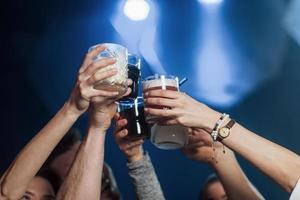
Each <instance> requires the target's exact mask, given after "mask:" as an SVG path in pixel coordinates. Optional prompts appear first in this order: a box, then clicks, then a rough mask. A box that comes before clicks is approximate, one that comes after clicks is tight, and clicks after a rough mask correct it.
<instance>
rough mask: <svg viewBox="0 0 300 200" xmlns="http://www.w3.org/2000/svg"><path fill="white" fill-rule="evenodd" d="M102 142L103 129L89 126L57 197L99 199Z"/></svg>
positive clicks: (64, 198) (103, 137)
mask: <svg viewBox="0 0 300 200" xmlns="http://www.w3.org/2000/svg"><path fill="white" fill-rule="evenodd" d="M104 142H105V133H104V131H103V130H97V129H93V128H89V131H88V134H87V137H86V138H85V140H84V141H83V143H82V144H81V146H80V150H79V152H78V154H77V156H76V159H75V161H74V163H73V165H72V167H71V170H70V172H69V174H68V175H67V178H66V179H65V181H64V183H63V185H62V187H61V188H60V190H59V192H58V195H57V199H63V200H69V199H70V200H76V199H78V200H79V199H90V200H99V199H100V191H101V176H102V168H103V158H104Z"/></svg>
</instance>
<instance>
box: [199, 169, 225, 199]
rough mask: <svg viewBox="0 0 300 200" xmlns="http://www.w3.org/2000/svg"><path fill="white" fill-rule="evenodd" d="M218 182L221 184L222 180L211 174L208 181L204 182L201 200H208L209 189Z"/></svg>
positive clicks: (200, 195)
mask: <svg viewBox="0 0 300 200" xmlns="http://www.w3.org/2000/svg"><path fill="white" fill-rule="evenodd" d="M216 182H220V179H219V178H218V177H217V176H216V174H211V175H209V176H208V177H207V179H206V181H205V182H204V185H203V187H202V190H201V192H200V194H199V198H198V199H199V200H206V199H207V188H208V187H209V186H210V185H211V184H213V183H216Z"/></svg>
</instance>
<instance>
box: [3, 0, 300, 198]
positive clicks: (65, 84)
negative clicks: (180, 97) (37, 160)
mask: <svg viewBox="0 0 300 200" xmlns="http://www.w3.org/2000/svg"><path fill="white" fill-rule="evenodd" d="M154 2H155V3H156V5H157V7H158V12H159V13H160V18H159V21H157V23H156V24H157V39H156V43H158V44H159V45H157V47H156V52H157V54H158V57H159V58H160V60H161V61H162V63H163V66H164V68H165V70H166V72H168V73H173V74H177V75H179V76H181V77H183V76H187V77H188V78H189V82H187V83H186V85H185V86H184V87H183V88H182V90H184V91H185V92H187V93H188V94H190V95H191V96H193V97H195V98H196V99H198V100H200V101H204V102H205V103H207V104H208V105H210V106H212V107H215V108H216V109H218V110H220V111H226V112H228V113H230V114H231V116H233V118H235V119H236V120H237V121H239V122H240V123H241V124H243V125H244V126H245V127H247V128H249V129H250V130H252V131H254V132H256V133H258V134H260V135H262V136H263V137H266V138H267V139H270V140H272V141H274V142H276V143H278V144H280V145H283V146H285V147H287V148H289V149H291V150H293V151H295V152H296V153H298V154H299V152H300V140H299V138H300V137H299V122H300V115H299V114H298V113H299V111H300V106H299V102H300V78H299V74H300V68H299V65H300V47H299V45H298V44H297V43H296V42H295V40H294V39H293V38H292V37H290V36H289V35H288V34H287V33H286V31H285V30H284V28H282V21H283V20H282V19H283V17H284V12H285V8H286V6H287V5H288V3H289V1H271V0H269V1H263V2H262V1H259V0H253V1H250V0H249V1H237V0H236V1H234V0H224V2H223V4H224V5H223V7H222V13H221V15H220V17H221V19H222V20H221V22H222V24H225V25H226V28H227V30H229V31H228V32H227V33H226V34H227V36H228V37H227V38H225V39H224V38H223V39H221V41H225V42H224V44H223V45H224V46H226V45H227V46H228V47H229V48H225V49H226V50H227V51H228V52H229V53H231V54H227V56H228V57H229V58H230V59H231V60H232V61H233V62H231V63H232V66H231V68H230V70H231V71H230V72H234V78H233V81H231V82H230V84H229V85H224V88H222V90H220V91H221V92H220V93H212V94H211V92H212V90H213V89H214V88H215V87H214V85H213V86H211V87H210V84H211V82H218V81H220V82H222V81H223V82H224V80H223V79H222V78H221V77H222V76H219V75H216V76H217V77H218V79H214V81H207V82H200V83H198V82H197V79H198V78H199V77H198V76H197V74H195V73H194V72H195V71H196V70H198V69H201V68H205V67H206V66H204V65H205V63H204V64H203V63H202V64H199V65H197V58H198V55H197V48H198V46H196V45H195V43H197V42H199V46H200V47H201V44H204V43H205V36H204V35H205V31H203V27H204V22H205V20H206V19H205V18H204V14H203V13H205V11H204V10H203V8H201V7H200V9H196V8H195V7H196V6H197V5H198V2H197V1H178V0H177V1H158V0H156V1H154ZM116 3H117V1H108V0H107V1H96V0H91V1H79V0H73V1H70V0H66V1H59V0H52V1H38V0H28V1H21V0H15V1H11V2H2V3H1V4H2V5H1V10H2V11H1V20H2V22H1V35H0V36H1V41H0V42H1V63H2V64H1V74H2V76H1V93H2V94H1V110H2V112H1V139H0V172H1V174H2V173H3V172H4V170H5V169H6V168H7V167H8V166H9V164H10V163H11V162H12V160H13V159H14V157H15V156H16V155H17V153H18V152H19V151H20V149H21V148H22V147H23V146H24V145H25V144H26V143H27V142H28V141H29V140H30V139H31V138H32V137H33V136H34V135H35V134H36V133H37V132H38V131H39V130H40V129H41V128H42V127H43V126H44V125H45V124H46V123H47V121H48V120H49V119H50V118H51V117H52V116H53V114H55V112H56V111H57V110H58V109H59V107H60V106H62V105H63V103H64V101H65V100H66V99H67V98H68V95H69V94H70V91H71V88H72V86H73V83H74V80H75V77H76V72H77V70H78V67H79V66H80V63H81V60H82V57H83V55H84V54H85V52H86V49H87V48H88V47H89V46H91V45H93V44H96V43H101V42H106V41H111V42H118V43H122V44H123V45H125V46H126V43H125V42H124V40H122V39H120V38H117V37H116V35H117V34H116V33H115V29H114V27H113V26H112V25H111V23H110V21H109V20H108V18H109V16H111V15H112V14H113V12H115V10H114V7H115V5H116ZM280 6H281V7H280ZM199 19H200V22H198V21H199ZM195 27H198V28H195ZM128 31H130V29H129V30H128ZM218 34H221V35H222V36H223V35H226V34H225V32H217V35H218ZM228 38H229V39H228ZM232 41H234V44H235V45H232V44H233V43H231V42H232ZM203 46H204V45H203ZM227 46H226V47H227ZM233 47H234V48H233ZM212 53H214V52H212ZM212 55H214V54H212ZM208 57H209V55H208ZM207 69H210V70H211V71H210V72H206V73H207V74H204V75H202V77H204V78H205V77H209V76H214V75H215V74H220V73H223V72H224V70H223V71H222V70H221V71H220V69H218V68H214V66H213V65H211V66H209V67H208V68H207ZM142 70H143V76H147V75H150V74H153V73H155V72H156V71H155V67H153V66H151V64H149V63H148V62H147V61H146V60H144V62H143V68H142ZM225 70H226V69H225ZM225 78H226V77H225ZM198 86H199V87H198ZM211 88H212V89H211ZM223 89H224V90H223ZM206 94H207V96H210V98H206V97H205V96H206ZM224 94H226V95H228V96H229V97H230V98H229V100H227V101H224V102H223V101H221V100H220V99H222V97H223V96H224ZM86 119H87V117H86V116H84V117H82V118H81V119H80V120H79V122H78V123H77V124H76V126H78V127H80V128H81V130H82V131H83V133H84V130H85V127H86ZM145 148H146V149H147V151H149V153H150V156H151V158H152V161H153V164H154V166H155V168H156V171H157V175H158V177H159V179H160V182H161V185H162V188H163V190H164V192H165V195H166V198H167V199H174V200H175V199H196V197H197V195H198V192H199V191H200V188H201V185H202V183H203V182H204V180H205V178H206V177H207V176H208V174H209V173H211V172H212V170H211V169H210V168H209V167H208V166H206V165H204V164H199V163H196V162H194V161H190V160H188V159H186V158H185V157H184V156H183V155H182V154H181V153H180V151H163V150H159V149H156V148H155V147H154V146H153V145H152V144H150V143H146V145H145ZM253 148H255V147H253ZM105 156H106V157H105V160H106V161H107V162H108V163H109V164H110V165H111V167H112V169H113V171H114V173H115V176H116V179H117V182H118V185H119V187H120V190H121V192H122V194H123V198H124V199H134V192H133V187H132V185H131V183H130V180H129V177H128V175H127V169H126V165H125V163H126V161H125V158H124V156H123V155H122V154H121V152H120V151H119V149H118V147H117V146H116V144H115V143H114V141H113V138H112V137H111V134H109V136H108V137H107V144H106V155H105ZM239 160H240V164H241V166H242V167H243V169H244V170H245V172H246V174H247V175H248V177H249V179H250V180H251V181H252V182H253V183H254V185H255V186H256V187H257V188H258V189H259V190H260V191H261V192H262V194H263V195H264V196H265V198H266V199H274V200H275V199H278V200H281V199H288V194H286V193H285V192H284V191H283V190H282V189H281V188H280V187H279V186H277V185H276V184H274V183H273V182H272V181H271V180H270V179H269V178H267V177H265V176H264V175H263V174H261V173H260V172H258V171H257V170H256V169H255V168H254V167H252V166H251V165H249V163H247V162H246V161H244V160H243V159H239ZM274 165H276V163H274Z"/></svg>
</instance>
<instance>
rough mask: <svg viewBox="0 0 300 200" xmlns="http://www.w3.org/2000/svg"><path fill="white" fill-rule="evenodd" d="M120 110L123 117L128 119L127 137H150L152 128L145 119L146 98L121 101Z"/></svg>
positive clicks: (130, 138)
mask: <svg viewBox="0 0 300 200" xmlns="http://www.w3.org/2000/svg"><path fill="white" fill-rule="evenodd" d="M118 112H119V113H120V117H121V119H127V125H126V126H125V127H124V128H125V129H127V130H128V135H127V136H126V137H127V139H129V140H136V139H145V138H149V134H150V128H149V126H148V124H147V123H146V120H145V114H144V100H143V98H142V97H137V98H136V99H128V100H127V101H120V102H119V103H118Z"/></svg>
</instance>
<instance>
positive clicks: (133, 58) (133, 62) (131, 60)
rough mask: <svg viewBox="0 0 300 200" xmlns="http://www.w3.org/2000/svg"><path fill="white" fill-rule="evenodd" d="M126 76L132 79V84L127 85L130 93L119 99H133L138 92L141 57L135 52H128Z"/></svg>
mask: <svg viewBox="0 0 300 200" xmlns="http://www.w3.org/2000/svg"><path fill="white" fill-rule="evenodd" d="M127 67H128V78H130V79H131V80H132V84H131V85H130V86H129V87H130V88H131V93H130V94H129V95H127V96H125V97H123V98H122V99H120V101H126V100H128V99H135V98H137V96H138V92H139V83H140V77H141V58H140V57H139V56H138V55H135V54H128V65H127Z"/></svg>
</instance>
